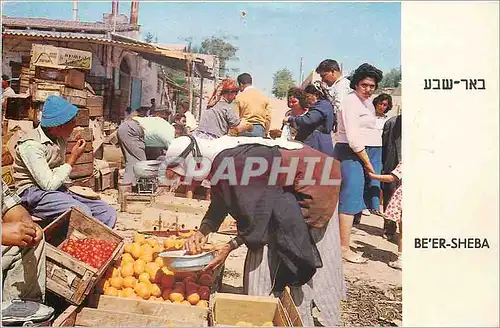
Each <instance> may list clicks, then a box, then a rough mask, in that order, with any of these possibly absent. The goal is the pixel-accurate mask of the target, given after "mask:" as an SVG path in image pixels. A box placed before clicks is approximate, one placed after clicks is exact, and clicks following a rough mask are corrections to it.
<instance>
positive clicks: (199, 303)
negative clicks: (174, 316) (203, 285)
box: [196, 300, 208, 308]
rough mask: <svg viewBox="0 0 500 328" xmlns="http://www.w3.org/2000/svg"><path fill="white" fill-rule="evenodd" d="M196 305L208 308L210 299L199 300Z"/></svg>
mask: <svg viewBox="0 0 500 328" xmlns="http://www.w3.org/2000/svg"><path fill="white" fill-rule="evenodd" d="M196 306H198V307H205V308H207V307H208V301H205V300H201V301H199V302H198V303H196Z"/></svg>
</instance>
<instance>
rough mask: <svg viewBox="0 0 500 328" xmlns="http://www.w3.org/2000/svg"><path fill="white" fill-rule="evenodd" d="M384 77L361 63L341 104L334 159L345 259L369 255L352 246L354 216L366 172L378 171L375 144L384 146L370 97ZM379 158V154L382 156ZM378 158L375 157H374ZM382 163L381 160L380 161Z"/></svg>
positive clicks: (359, 260) (358, 209)
mask: <svg viewBox="0 0 500 328" xmlns="http://www.w3.org/2000/svg"><path fill="white" fill-rule="evenodd" d="M381 80H382V71H380V70H379V69H377V68H376V67H374V66H372V65H370V64H366V63H365V64H362V65H361V66H359V67H358V68H357V69H356V70H355V71H354V73H353V75H352V77H351V85H350V86H351V88H352V89H353V90H354V92H351V93H350V94H348V95H347V97H346V98H345V99H344V100H343V102H342V104H341V106H340V115H339V127H338V133H337V140H336V141H337V143H336V145H335V152H334V153H335V156H334V157H335V158H336V159H337V160H339V161H340V170H341V175H342V183H341V186H340V196H339V222H340V241H341V246H342V256H343V258H344V259H345V260H346V261H349V262H353V263H364V262H366V258H363V257H362V255H360V254H358V253H356V252H353V251H352V250H351V249H350V246H349V244H350V241H351V228H352V224H353V219H354V216H355V215H356V214H358V213H360V212H361V211H363V209H365V202H364V200H363V194H364V187H365V172H364V171H366V172H368V173H375V172H376V171H375V169H374V166H376V165H378V163H375V161H374V162H372V156H370V154H371V153H372V152H373V151H372V149H373V147H380V146H381V145H382V136H381V134H380V132H379V131H378V130H377V128H376V118H375V109H374V108H373V104H372V103H371V102H370V100H369V98H370V97H371V96H372V94H373V91H375V89H377V87H378V84H379V83H380V81H381ZM379 157H380V155H379ZM373 158H375V157H373ZM379 162H380V160H379Z"/></svg>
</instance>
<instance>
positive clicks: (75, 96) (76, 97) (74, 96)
mask: <svg viewBox="0 0 500 328" xmlns="http://www.w3.org/2000/svg"><path fill="white" fill-rule="evenodd" d="M61 96H62V97H64V98H65V99H66V100H67V101H69V102H70V103H72V104H73V105H75V106H79V107H85V106H87V91H86V90H78V89H73V88H69V87H66V86H65V87H63V88H62V91H61Z"/></svg>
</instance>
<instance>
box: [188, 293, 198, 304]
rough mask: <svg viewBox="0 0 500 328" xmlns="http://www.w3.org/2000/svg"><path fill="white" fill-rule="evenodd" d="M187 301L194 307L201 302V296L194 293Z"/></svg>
mask: <svg viewBox="0 0 500 328" xmlns="http://www.w3.org/2000/svg"><path fill="white" fill-rule="evenodd" d="M187 300H188V302H189V303H191V304H192V305H196V304H198V302H199V301H200V295H198V294H197V293H193V294H191V295H189V296H188V297H187Z"/></svg>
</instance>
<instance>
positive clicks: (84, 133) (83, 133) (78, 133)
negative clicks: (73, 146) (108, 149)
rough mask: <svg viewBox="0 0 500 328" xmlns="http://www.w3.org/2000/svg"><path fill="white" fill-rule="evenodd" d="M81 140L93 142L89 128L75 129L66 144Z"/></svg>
mask: <svg viewBox="0 0 500 328" xmlns="http://www.w3.org/2000/svg"><path fill="white" fill-rule="evenodd" d="M78 139H83V140H85V141H93V134H92V129H91V128H89V127H76V128H74V129H73V132H72V133H71V135H70V136H69V138H68V140H67V141H68V142H73V141H77V140H78Z"/></svg>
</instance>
